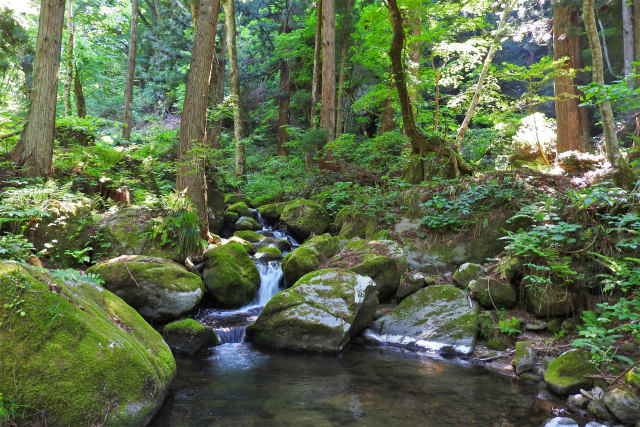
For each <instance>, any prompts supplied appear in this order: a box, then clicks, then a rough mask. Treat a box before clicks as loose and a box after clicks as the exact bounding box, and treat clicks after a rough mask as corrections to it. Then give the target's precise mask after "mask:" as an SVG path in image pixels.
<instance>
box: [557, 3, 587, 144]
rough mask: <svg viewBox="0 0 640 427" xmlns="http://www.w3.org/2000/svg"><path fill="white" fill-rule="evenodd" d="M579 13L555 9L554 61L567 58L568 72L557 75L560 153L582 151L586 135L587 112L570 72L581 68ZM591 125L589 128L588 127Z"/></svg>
mask: <svg viewBox="0 0 640 427" xmlns="http://www.w3.org/2000/svg"><path fill="white" fill-rule="evenodd" d="M577 25H578V12H577V11H576V10H575V8H573V7H571V6H567V5H564V4H562V5H560V4H556V5H554V8H553V59H554V60H555V61H558V60H560V59H562V58H565V57H566V58H568V59H567V60H566V61H565V63H564V65H563V69H564V70H566V72H565V73H560V74H557V75H555V76H554V79H553V80H554V92H555V98H556V99H555V109H556V120H557V123H558V126H557V128H558V132H557V133H558V135H557V152H558V153H564V152H565V151H570V150H576V151H580V152H583V151H584V147H585V140H586V137H587V135H584V130H585V126H584V122H585V121H586V111H580V110H584V107H579V106H578V105H579V104H580V101H579V93H578V89H577V88H576V85H575V82H574V81H573V80H574V79H573V77H571V75H570V72H571V70H576V69H579V68H581V61H580V59H581V58H580V57H581V55H582V47H581V43H580V41H581V40H580V35H579V34H577V32H576V31H575V27H576V26H577ZM587 126H588V125H587Z"/></svg>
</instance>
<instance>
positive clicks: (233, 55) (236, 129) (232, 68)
mask: <svg viewBox="0 0 640 427" xmlns="http://www.w3.org/2000/svg"><path fill="white" fill-rule="evenodd" d="M233 2H234V0H222V7H223V9H224V15H225V24H226V30H227V56H228V58H229V83H230V86H231V96H232V98H233V99H232V101H231V102H232V104H233V136H234V139H235V141H236V159H235V160H236V165H235V166H236V167H235V176H236V178H239V177H242V176H244V173H245V153H244V141H243V138H244V136H245V131H244V122H243V121H242V116H243V113H242V103H241V101H240V71H239V69H238V53H237V51H236V16H235V6H234V3H233Z"/></svg>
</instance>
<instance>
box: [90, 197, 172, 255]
mask: <svg viewBox="0 0 640 427" xmlns="http://www.w3.org/2000/svg"><path fill="white" fill-rule="evenodd" d="M153 218H157V219H158V220H162V216H161V215H160V212H159V211H157V210H154V209H151V208H147V207H143V206H127V207H123V208H120V209H117V210H115V211H109V212H107V213H106V214H104V215H103V216H102V217H101V218H100V220H99V222H98V226H97V233H98V234H99V235H100V236H101V237H100V240H101V245H102V247H101V248H100V250H101V251H104V252H105V254H104V256H105V258H115V257H118V256H120V255H147V256H152V257H158V258H167V259H171V260H173V261H178V262H182V261H183V260H184V258H183V257H181V256H179V255H178V250H177V248H176V247H162V246H161V245H160V242H158V241H157V240H154V239H152V238H151V235H150V233H149V232H150V230H151V220H152V219H153Z"/></svg>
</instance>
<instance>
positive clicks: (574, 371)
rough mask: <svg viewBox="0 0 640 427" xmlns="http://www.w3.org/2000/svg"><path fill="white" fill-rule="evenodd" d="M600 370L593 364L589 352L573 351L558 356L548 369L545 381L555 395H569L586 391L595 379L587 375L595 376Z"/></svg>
mask: <svg viewBox="0 0 640 427" xmlns="http://www.w3.org/2000/svg"><path fill="white" fill-rule="evenodd" d="M597 373H598V369H597V368H596V367H595V366H593V363H591V356H590V354H589V352H587V351H585V350H580V349H573V350H569V351H566V352H564V353H563V354H561V355H560V356H558V357H557V358H556V359H555V360H554V361H553V362H551V364H550V365H549V367H548V368H547V371H546V372H545V374H544V380H545V382H546V383H547V387H549V389H550V390H551V391H553V392H554V393H558V394H562V395H567V394H573V393H577V392H578V391H580V389H581V388H584V389H586V388H587V387H590V386H592V385H593V379H592V378H588V377H587V375H595V374H597Z"/></svg>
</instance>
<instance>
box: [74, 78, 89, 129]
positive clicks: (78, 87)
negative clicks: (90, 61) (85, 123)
mask: <svg viewBox="0 0 640 427" xmlns="http://www.w3.org/2000/svg"><path fill="white" fill-rule="evenodd" d="M74 68H75V70H74V73H73V94H74V95H75V98H76V110H77V111H78V117H80V118H84V117H86V116H87V103H86V102H85V100H84V92H83V91H82V81H81V80H80V75H79V74H78V67H77V66H75V67H74Z"/></svg>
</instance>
